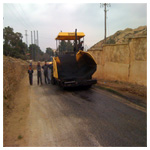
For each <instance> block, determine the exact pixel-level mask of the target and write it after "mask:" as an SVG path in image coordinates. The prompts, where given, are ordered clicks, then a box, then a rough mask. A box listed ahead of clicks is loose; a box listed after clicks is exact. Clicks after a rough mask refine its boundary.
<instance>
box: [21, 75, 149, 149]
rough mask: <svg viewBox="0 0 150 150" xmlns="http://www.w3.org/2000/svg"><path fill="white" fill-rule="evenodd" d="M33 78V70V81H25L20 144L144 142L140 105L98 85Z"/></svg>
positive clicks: (106, 144)
mask: <svg viewBox="0 0 150 150" xmlns="http://www.w3.org/2000/svg"><path fill="white" fill-rule="evenodd" d="M36 82H37V80H36V74H34V85H33V86H29V85H26V86H27V87H28V91H27V93H26V96H28V99H29V102H30V106H29V112H28V116H27V120H26V127H25V135H24V139H22V140H24V141H26V142H25V144H24V145H23V146H30V147H32V146H35V147H38V146H41V147H44V146H60V147H62V146H65V147H68V146H70V147H72V146H74V147H77V146H83V147H87V146H90V147H93V146H146V145H147V143H146V141H147V125H146V124H147V123H146V121H147V120H146V117H147V114H146V111H145V110H144V109H143V108H142V107H138V106H136V105H134V104H132V103H130V102H128V101H126V100H125V99H123V98H120V97H118V96H116V95H113V94H111V93H109V92H106V91H103V90H100V89H97V88H91V89H88V90H84V89H82V90H75V89H74V90H63V89H61V88H59V87H58V86H54V85H45V84H44V85H42V86H38V85H37V84H36ZM22 90H23V89H22ZM20 141H21V140H20ZM19 146H21V145H19Z"/></svg>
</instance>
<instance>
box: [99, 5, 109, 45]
mask: <svg viewBox="0 0 150 150" xmlns="http://www.w3.org/2000/svg"><path fill="white" fill-rule="evenodd" d="M110 6H111V5H110V4H108V3H104V4H100V7H104V12H105V35H104V40H105V44H106V30H107V29H106V18H107V11H108V10H107V9H106V7H110Z"/></svg>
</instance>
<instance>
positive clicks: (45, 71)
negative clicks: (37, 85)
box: [42, 61, 48, 84]
mask: <svg viewBox="0 0 150 150" xmlns="http://www.w3.org/2000/svg"><path fill="white" fill-rule="evenodd" d="M42 68H43V70H44V77H45V84H48V65H47V62H46V61H45V65H43V66H42Z"/></svg>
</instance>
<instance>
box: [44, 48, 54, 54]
mask: <svg viewBox="0 0 150 150" xmlns="http://www.w3.org/2000/svg"><path fill="white" fill-rule="evenodd" d="M46 54H48V55H49V56H54V51H53V50H52V48H50V47H48V48H46Z"/></svg>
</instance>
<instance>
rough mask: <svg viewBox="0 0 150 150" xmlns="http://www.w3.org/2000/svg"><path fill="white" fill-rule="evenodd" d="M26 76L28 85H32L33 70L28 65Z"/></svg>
mask: <svg viewBox="0 0 150 150" xmlns="http://www.w3.org/2000/svg"><path fill="white" fill-rule="evenodd" d="M28 74H29V83H30V85H32V84H33V69H32V65H29V69H28Z"/></svg>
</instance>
